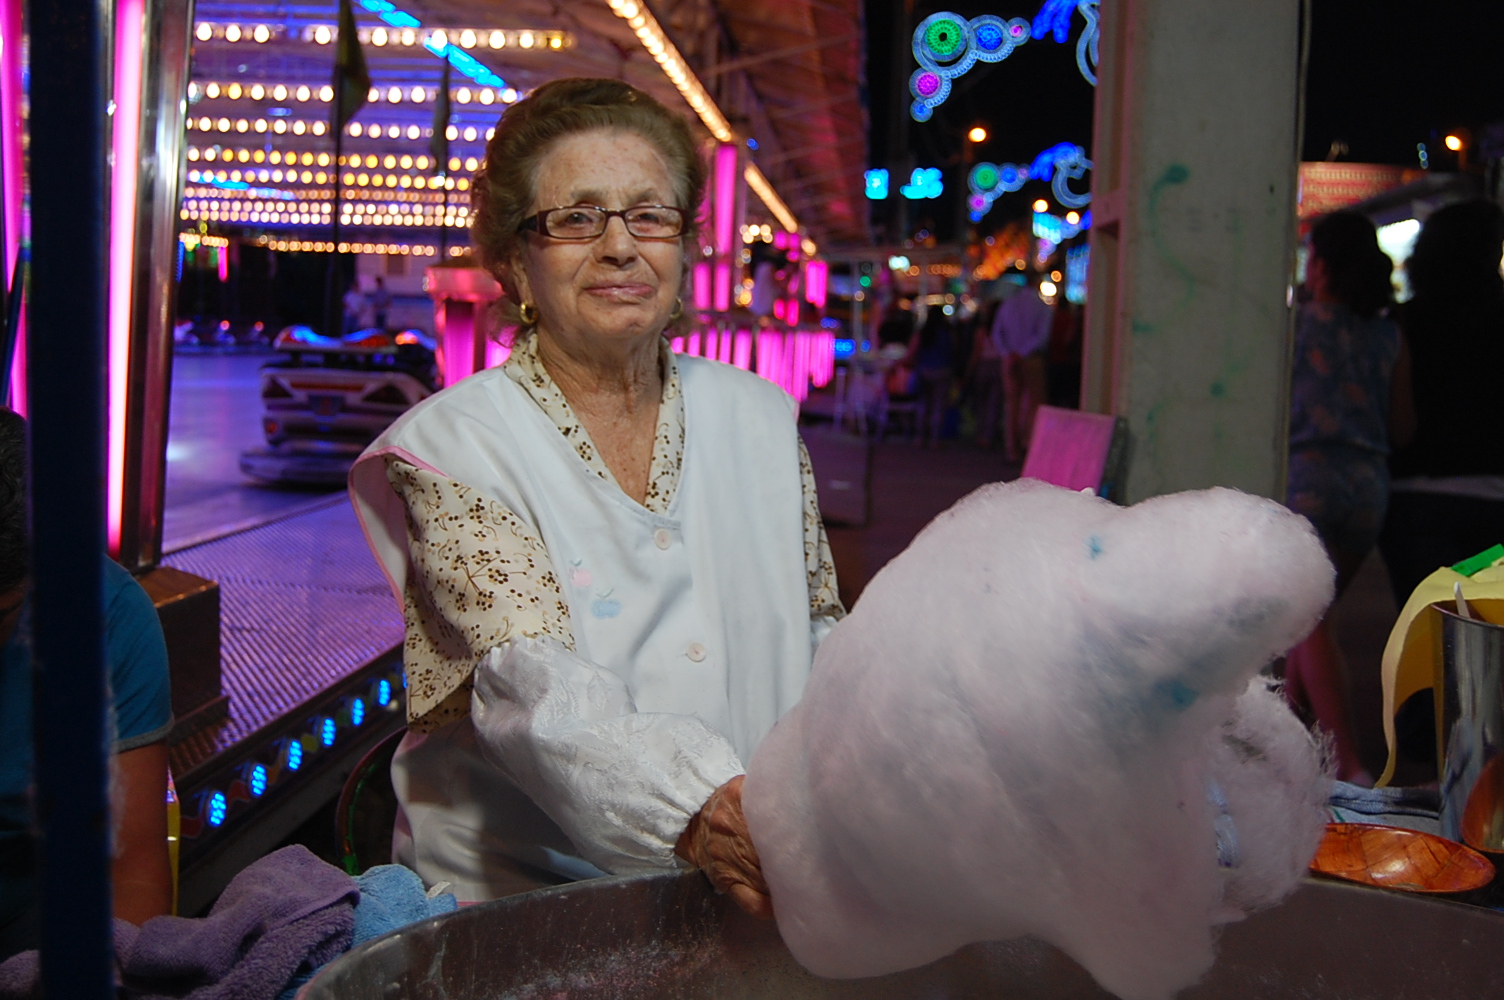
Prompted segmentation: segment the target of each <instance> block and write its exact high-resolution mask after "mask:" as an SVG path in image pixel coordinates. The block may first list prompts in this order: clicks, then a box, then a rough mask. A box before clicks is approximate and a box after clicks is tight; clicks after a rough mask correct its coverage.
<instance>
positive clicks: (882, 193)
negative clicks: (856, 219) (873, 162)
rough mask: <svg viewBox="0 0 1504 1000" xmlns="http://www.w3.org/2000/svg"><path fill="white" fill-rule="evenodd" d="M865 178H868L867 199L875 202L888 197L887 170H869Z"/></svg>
mask: <svg viewBox="0 0 1504 1000" xmlns="http://www.w3.org/2000/svg"><path fill="white" fill-rule="evenodd" d="M863 176H864V177H866V178H867V197H868V198H871V199H872V200H873V201H882V200H883V199H884V198H886V197H888V172H887V171H886V170H869V171H867V172H866V173H865V174H863Z"/></svg>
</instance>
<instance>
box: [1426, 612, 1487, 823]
mask: <svg viewBox="0 0 1504 1000" xmlns="http://www.w3.org/2000/svg"><path fill="white" fill-rule="evenodd" d="M1433 607H1434V608H1435V609H1436V611H1437V612H1438V613H1439V614H1440V615H1441V628H1440V629H1438V630H1437V635H1438V641H1439V642H1440V644H1441V651H1440V656H1439V657H1438V659H1439V660H1440V662H1441V665H1442V692H1443V694H1442V697H1441V699H1440V702H1441V704H1440V706H1439V708H1438V711H1439V714H1440V718H1439V719H1438V722H1439V725H1438V726H1437V732H1438V733H1439V734H1441V742H1442V746H1441V759H1442V762H1443V763H1442V769H1441V835H1442V836H1443V837H1446V838H1448V839H1449V840H1456V841H1462V842H1465V843H1468V844H1470V845H1472V846H1473V847H1476V848H1479V849H1481V850H1485V851H1504V763H1501V761H1504V757H1501V752H1504V626H1499V625H1494V624H1491V623H1489V622H1486V621H1483V620H1482V619H1479V618H1463V617H1462V616H1460V615H1458V614H1456V613H1455V611H1452V610H1448V606H1447V605H1443V604H1436V605H1433Z"/></svg>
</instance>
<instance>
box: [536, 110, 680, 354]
mask: <svg viewBox="0 0 1504 1000" xmlns="http://www.w3.org/2000/svg"><path fill="white" fill-rule="evenodd" d="M534 187H535V188H536V191H537V193H536V195H535V196H534V199H533V204H532V207H531V212H541V211H545V210H547V209H552V208H562V207H567V206H570V205H599V206H600V207H602V208H608V209H622V208H631V207H632V206H634V205H670V206H674V207H677V208H684V207H685V206H682V205H679V204H678V199H677V198H676V196H675V193H674V192H675V187H674V183H673V174H672V172H671V171H670V168H669V165H668V161H667V160H666V159H665V158H664V157H663V154H662V153H660V152H659V151H658V148H657V147H656V146H654V145H653V144H652V143H651V142H649V141H648V140H647V139H644V138H643V137H641V136H639V135H637V134H636V133H635V132H627V131H620V130H611V129H598V130H595V131H591V132H581V133H578V134H576V135H571V136H566V137H565V138H563V139H560V140H559V141H558V142H556V143H555V144H554V145H553V147H552V148H551V149H550V150H549V151H548V152H547V153H546V154H545V155H544V157H543V159H542V160H541V161H540V162H539V164H538V173H537V177H536V182H535V185H534ZM683 273H684V249H683V241H682V240H681V239H678V238H675V239H670V240H643V239H637V238H635V237H633V236H632V235H631V234H630V233H628V232H627V227H626V224H625V223H624V222H623V221H622V219H621V218H620V217H614V218H611V219H608V220H607V223H606V231H605V233H603V234H602V235H601V236H599V237H598V238H596V239H594V240H589V241H581V242H575V241H562V240H555V239H550V238H549V237H546V236H543V235H541V234H539V233H534V232H529V233H527V234H526V235H525V236H524V237H523V247H522V251H521V253H520V254H519V257H518V260H517V262H516V267H515V270H514V274H515V276H516V281H517V290H518V292H519V293H520V295H521V296H522V301H523V302H528V303H532V304H533V305H536V306H537V307H538V317H539V318H538V325H539V328H540V329H542V330H544V331H545V332H546V333H549V334H553V335H556V336H559V337H562V338H565V339H576V338H585V339H608V340H630V339H633V338H636V337H640V336H645V335H656V334H658V333H659V332H660V331H662V329H663V328H664V327H665V326H667V325H668V322H669V316H670V314H671V313H672V311H673V308H674V301H675V299H676V298H677V297H678V295H679V287H680V280H681V278H682V277H683Z"/></svg>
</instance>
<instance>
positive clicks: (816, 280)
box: [804, 260, 830, 309]
mask: <svg viewBox="0 0 1504 1000" xmlns="http://www.w3.org/2000/svg"><path fill="white" fill-rule="evenodd" d="M829 285H830V265H829V264H827V263H826V262H825V261H823V260H812V261H810V262H809V263H808V264H805V265H804V301H806V302H808V303H809V304H810V305H812V306H814V307H815V308H816V309H824V308H825V297H826V291H827V289H828V288H829Z"/></svg>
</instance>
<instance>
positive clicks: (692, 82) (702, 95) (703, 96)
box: [606, 0, 813, 245]
mask: <svg viewBox="0 0 1504 1000" xmlns="http://www.w3.org/2000/svg"><path fill="white" fill-rule="evenodd" d="M606 3H607V4H608V5H609V6H610V8H611V10H612V12H613V13H614V14H616V16H617V17H619V18H621V19H622V20H623V21H626V22H627V25H628V26H629V27H630V28H631V29H632V31H633V33H634V34H636V35H637V40H638V41H639V42H641V43H642V47H643V48H645V49H647V50H648V54H649V55H651V56H652V57H653V59H654V60H655V61H656V62H657V63H658V65H659V66H660V67H661V68H662V69H663V74H664V75H665V76H667V77H668V78H669V80H670V81H671V82H672V83H673V85H674V86H675V87H677V88H678V90H679V93H680V94H681V95H683V97H684V100H685V101H686V102H687V103H688V104H689V106H690V107H691V108H693V109H694V111H695V114H697V115H699V116H700V121H702V122H704V123H705V127H706V128H707V129H709V130H710V134H711V135H713V136H715V137H716V139H718V140H719V141H721V142H727V143H729V142H735V141H736V136H735V134H734V133H733V132H732V131H731V123H730V122H728V121H727V120H726V116H725V115H723V114H722V113H721V109H720V108H718V107H717V106H716V103H715V101H714V99H712V98H711V96H710V93H709V92H708V91H706V89H705V87H704V85H703V84H701V83H700V79H699V77H697V76H695V74H694V71H693V70H691V69H690V68H689V64H688V63H687V62H686V61H685V59H684V57H683V56H682V55H680V54H679V50H678V49H677V48H676V47H675V46H674V43H673V42H671V41H669V40H668V35H667V34H665V33H664V31H663V27H662V26H661V25H660V24H659V23H658V19H657V18H655V17H654V16H653V13H652V11H650V10H648V9H647V7H646V6H645V5H644V4H643V3H641V2H640V0H606ZM742 176H743V178H745V180H746V182H747V186H748V187H750V188H751V189H752V191H753V192H754V193H755V194H756V195H757V197H758V198H760V199H762V203H763V204H764V205H766V206H767V208H768V211H769V212H771V213H773V217H774V218H775V219H777V220H778V224H779V225H781V226H783V228H784V229H787V230H788V231H789V232H791V233H797V232H798V231H799V220H798V219H796V218H795V217H794V213H793V212H791V211H789V207H788V205H786V204H784V201H783V199H782V198H780V197H778V195H777V193H776V192H775V191H774V190H773V185H772V184H770V183H769V182H768V179H767V178H766V177H764V176H763V173H762V171H761V170H759V169H757V167H756V165H754V164H750V163H749V164H747V167H746V169H745V170H744V171H743V172H742ZM811 245H813V244H811Z"/></svg>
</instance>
